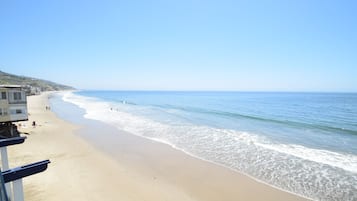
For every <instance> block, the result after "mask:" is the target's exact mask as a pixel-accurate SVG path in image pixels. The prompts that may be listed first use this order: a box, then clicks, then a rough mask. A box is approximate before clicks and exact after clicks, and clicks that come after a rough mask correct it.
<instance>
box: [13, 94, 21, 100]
mask: <svg viewBox="0 0 357 201" xmlns="http://www.w3.org/2000/svg"><path fill="white" fill-rule="evenodd" d="M14 100H21V92H14Z"/></svg>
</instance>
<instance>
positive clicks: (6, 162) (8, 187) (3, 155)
mask: <svg viewBox="0 0 357 201" xmlns="http://www.w3.org/2000/svg"><path fill="white" fill-rule="evenodd" d="M0 151H1V166H2V168H1V169H2V171H5V170H8V169H9V159H8V157H7V148H6V147H0ZM5 189H6V193H7V195H8V197H9V198H10V200H14V199H13V196H12V191H11V185H10V183H6V184H5Z"/></svg>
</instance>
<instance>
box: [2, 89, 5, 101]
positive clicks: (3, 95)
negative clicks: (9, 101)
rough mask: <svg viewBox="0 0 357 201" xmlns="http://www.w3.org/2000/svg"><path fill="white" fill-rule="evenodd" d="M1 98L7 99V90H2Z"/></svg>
mask: <svg viewBox="0 0 357 201" xmlns="http://www.w3.org/2000/svg"><path fill="white" fill-rule="evenodd" d="M1 99H3V100H5V99H6V92H5V91H3V92H1Z"/></svg>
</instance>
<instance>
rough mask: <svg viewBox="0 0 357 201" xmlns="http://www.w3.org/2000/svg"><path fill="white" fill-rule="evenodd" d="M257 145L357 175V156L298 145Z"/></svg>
mask: <svg viewBox="0 0 357 201" xmlns="http://www.w3.org/2000/svg"><path fill="white" fill-rule="evenodd" d="M257 145H259V146H261V147H264V148H266V149H270V150H274V151H277V152H280V153H284V154H289V155H292V156H296V157H299V158H302V159H305V160H310V161H314V162H317V163H322V164H326V165H330V166H333V167H337V168H341V169H344V170H347V171H350V172H354V173H357V156H356V155H351V154H341V153H337V152H332V151H328V150H322V149H313V148H307V147H304V146H301V145H296V144H264V143H257Z"/></svg>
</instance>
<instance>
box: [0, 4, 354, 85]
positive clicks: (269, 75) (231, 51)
mask: <svg viewBox="0 0 357 201" xmlns="http://www.w3.org/2000/svg"><path fill="white" fill-rule="evenodd" d="M356 2H357V1H354V0H351V1H344V0H334V1H329V0H321V1H318V0H282V1H278V0H276V1H274V0H269V1H248V0H246V1H238V0H236V1H234V0H233V1H225V0H217V1H209V0H202V1H201V0H177V1H171V0H162V1H136V0H128V1H120V0H113V1H106V0H98V1H94V0H92V1H90V0H83V1H80V0H53V1H49V0H42V1H39V0H31V1H29V0H23V1H16V0H2V1H0V70H2V71H5V72H8V73H14V74H20V75H26V76H31V77H37V78H42V79H48V80H52V81H55V82H59V83H63V84H67V85H71V86H74V87H76V88H80V89H119V90H120V89H126V90H239V91H352V92H357V3H356Z"/></svg>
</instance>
